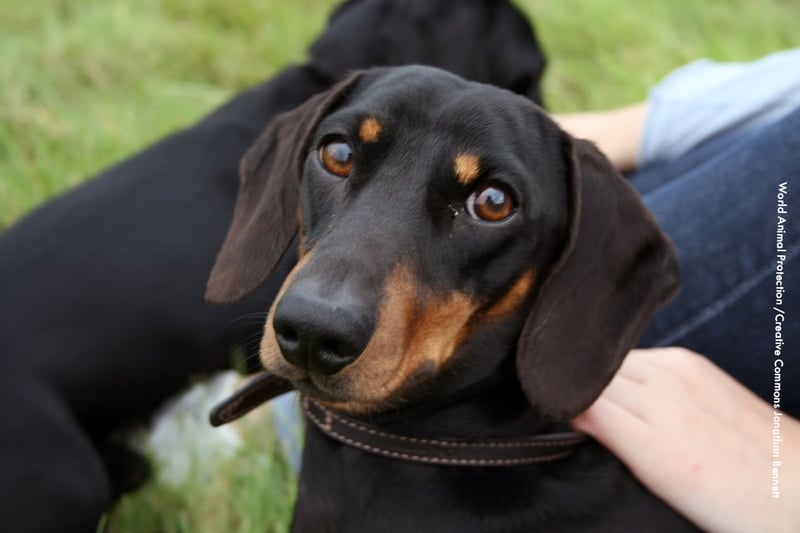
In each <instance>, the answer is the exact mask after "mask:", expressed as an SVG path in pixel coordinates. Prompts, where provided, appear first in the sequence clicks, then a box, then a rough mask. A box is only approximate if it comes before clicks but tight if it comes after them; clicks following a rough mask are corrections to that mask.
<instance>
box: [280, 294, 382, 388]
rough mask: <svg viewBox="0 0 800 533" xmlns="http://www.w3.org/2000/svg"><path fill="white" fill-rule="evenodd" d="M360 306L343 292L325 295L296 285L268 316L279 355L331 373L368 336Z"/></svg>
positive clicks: (315, 370) (361, 346) (358, 351)
mask: <svg viewBox="0 0 800 533" xmlns="http://www.w3.org/2000/svg"><path fill="white" fill-rule="evenodd" d="M360 307H362V306H359V305H358V302H357V301H354V300H353V299H352V298H347V297H346V295H344V296H342V297H340V298H325V297H321V296H319V295H317V294H316V293H315V291H313V290H303V287H302V286H296V287H293V288H291V289H289V291H287V292H286V294H284V295H283V297H282V298H281V300H280V301H279V302H278V307H277V308H276V309H275V315H274V316H273V319H272V324H273V327H274V328H275V335H276V337H277V340H278V346H279V347H280V349H281V353H282V354H283V357H284V358H285V359H286V360H287V361H289V362H290V363H292V364H293V365H295V366H297V367H299V368H302V369H304V370H307V371H309V372H311V373H316V374H323V375H331V374H335V373H336V372H339V371H340V370H341V369H343V368H344V367H346V366H347V365H349V364H350V363H352V362H353V361H355V360H356V359H357V358H358V356H359V355H360V354H361V352H363V351H364V348H365V347H366V346H367V343H368V342H369V339H370V337H371V336H372V327H371V326H370V325H369V324H368V323H367V320H365V319H364V317H365V316H366V314H365V313H364V312H363V309H359V308H360Z"/></svg>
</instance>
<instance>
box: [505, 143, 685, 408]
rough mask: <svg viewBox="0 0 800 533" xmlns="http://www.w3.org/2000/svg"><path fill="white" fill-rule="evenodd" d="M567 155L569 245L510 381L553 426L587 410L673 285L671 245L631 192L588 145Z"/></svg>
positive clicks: (529, 323) (527, 329)
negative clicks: (517, 384)
mask: <svg viewBox="0 0 800 533" xmlns="http://www.w3.org/2000/svg"><path fill="white" fill-rule="evenodd" d="M564 144H565V146H566V151H567V152H568V153H571V157H570V160H571V171H570V174H571V175H570V177H569V203H570V205H569V228H568V237H567V240H566V243H565V245H564V248H563V249H562V251H561V254H560V256H559V258H558V260H557V261H556V264H555V265H554V266H553V268H552V269H551V271H550V274H549V276H548V278H547V279H546V280H545V282H544V284H543V286H542V288H541V290H540V292H539V294H538V297H537V299H536V302H535V303H534V306H533V309H532V310H531V312H530V314H529V316H528V317H527V319H526V322H525V325H524V327H523V330H522V333H521V335H520V338H519V342H518V351H517V374H518V376H519V380H520V383H521V385H522V388H523V390H524V392H525V395H526V396H527V398H528V400H529V401H530V403H531V405H532V406H533V407H534V408H535V409H536V410H537V411H538V412H539V413H541V414H542V415H544V416H545V417H547V418H549V419H551V420H569V419H571V418H573V417H575V416H576V415H578V414H579V413H581V412H582V411H583V410H584V409H586V408H587V407H588V406H589V405H590V404H591V403H592V402H593V401H594V400H595V398H597V396H599V395H600V393H601V392H602V390H603V388H604V387H605V386H606V385H607V384H608V382H609V381H610V380H611V378H612V377H613V375H614V373H615V372H616V371H617V369H618V368H619V366H620V364H621V363H622V359H623V357H624V356H625V354H626V353H627V352H628V350H630V349H631V348H632V347H633V346H634V344H635V343H636V341H637V340H638V338H639V335H640V334H641V332H642V330H643V329H644V327H645V326H646V325H647V323H648V322H649V320H650V318H651V317H652V316H653V314H654V313H655V311H656V310H657V309H658V308H659V307H660V306H661V305H663V304H664V303H665V302H666V301H667V300H669V298H671V297H672V296H673V294H674V293H675V292H676V291H677V289H678V287H679V286H680V273H679V271H678V265H677V259H676V257H675V253H674V251H673V248H672V245H671V244H670V243H669V241H668V240H667V238H666V237H665V235H664V234H663V233H662V232H661V230H660V229H659V228H658V226H657V225H656V222H655V220H654V219H653V217H652V215H651V214H650V213H649V211H648V210H647V208H645V206H644V204H643V203H642V201H641V199H640V198H639V196H638V194H637V193H636V192H635V191H634V190H633V188H632V187H631V186H630V185H628V183H627V182H626V181H625V179H624V178H623V177H622V176H620V175H619V173H617V171H616V170H615V169H614V168H613V167H612V166H611V163H610V162H609V161H608V159H606V157H605V156H604V155H603V154H601V153H600V151H599V150H598V149H597V148H596V147H595V146H594V145H593V144H591V143H589V142H587V141H583V140H577V139H572V138H570V137H569V136H567V135H566V134H565V135H564Z"/></svg>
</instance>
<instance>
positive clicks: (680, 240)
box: [630, 109, 800, 416]
mask: <svg viewBox="0 0 800 533" xmlns="http://www.w3.org/2000/svg"><path fill="white" fill-rule="evenodd" d="M630 179H631V183H632V184H633V186H634V187H636V188H637V189H638V190H639V191H640V193H641V194H642V195H643V197H644V200H645V203H646V204H647V206H648V207H649V208H650V209H651V210H652V211H653V213H654V214H655V216H656V219H657V220H658V221H659V223H660V224H661V227H662V228H663V229H664V231H665V232H666V233H667V234H668V235H669V236H670V238H671V239H672V242H673V243H674V244H675V247H676V249H677V252H678V258H679V262H680V265H681V270H682V273H683V288H682V290H681V292H680V293H679V295H678V296H677V297H676V298H675V299H674V300H673V301H672V302H671V303H669V304H668V305H667V306H666V307H665V308H664V309H662V310H661V311H660V312H659V313H658V314H657V316H656V317H655V319H654V320H653V322H652V323H651V325H650V326H649V328H648V329H647V330H646V331H645V333H644V335H643V336H642V338H641V339H640V343H639V344H640V346H665V345H679V346H685V347H687V348H691V349H693V350H695V351H697V352H699V353H702V354H704V355H706V356H708V357H709V358H710V359H712V360H713V361H714V362H715V363H716V364H717V365H719V366H720V367H722V368H723V369H724V370H726V371H727V372H728V373H730V374H731V375H733V376H734V377H735V378H736V379H738V380H739V381H740V382H742V383H743V384H744V385H746V386H747V387H748V388H750V389H751V390H753V391H754V392H756V393H757V394H758V395H759V396H761V397H762V398H764V399H765V400H768V401H769V402H770V403H772V399H773V390H774V376H775V359H776V357H775V354H774V352H775V349H776V315H778V314H779V313H778V311H776V310H775V309H774V308H775V307H778V308H779V309H780V310H782V311H783V312H784V313H785V314H784V315H783V317H784V321H783V322H779V323H778V326H779V327H780V336H781V339H782V340H783V341H784V344H783V345H781V346H779V347H780V349H781V355H782V360H783V361H784V366H783V367H782V368H780V371H781V408H782V409H784V411H786V412H788V413H791V414H793V415H794V416H798V415H800V265H798V254H800V221H799V220H798V219H800V186H799V185H800V109H797V110H795V111H793V112H792V113H791V114H789V115H787V116H786V117H784V118H783V119H781V120H779V121H778V122H775V123H773V124H771V125H769V126H766V127H764V128H762V129H760V130H759V131H756V132H751V133H747V134H736V135H735V136H734V137H728V138H727V139H722V140H719V141H715V142H712V143H709V144H707V145H705V146H701V147H699V148H697V149H695V150H693V151H692V152H690V153H688V154H686V155H684V156H682V157H680V158H678V159H676V160H674V161H671V162H669V163H667V164H665V165H661V166H659V167H657V168H652V169H645V170H644V171H642V172H640V173H638V174H635V175H633V176H631V178H630ZM781 183H786V190H787V192H786V194H785V197H784V202H785V203H786V204H788V205H787V206H786V207H785V208H784V211H786V213H785V214H781V216H782V217H783V218H785V219H786V222H785V223H784V224H783V229H784V231H785V233H783V234H781V236H782V237H783V246H784V247H785V249H786V252H784V253H783V254H782V255H784V256H785V260H784V261H783V265H782V266H783V274H784V275H783V278H782V281H783V287H784V289H785V292H783V293H782V298H781V300H782V301H780V302H778V303H779V304H780V305H777V306H776V271H777V269H778V257H777V255H778V253H777V241H778V239H777V237H778V229H779V227H778V222H779V220H778V202H779V200H778V193H779V185H780V184H781ZM778 320H780V318H778Z"/></svg>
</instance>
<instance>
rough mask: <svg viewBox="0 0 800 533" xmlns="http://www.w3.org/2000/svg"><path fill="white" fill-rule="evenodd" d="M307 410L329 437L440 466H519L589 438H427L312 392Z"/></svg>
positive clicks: (561, 455)
mask: <svg viewBox="0 0 800 533" xmlns="http://www.w3.org/2000/svg"><path fill="white" fill-rule="evenodd" d="M302 405H303V411H305V413H306V416H307V417H308V419H309V420H310V421H311V422H312V423H313V424H314V425H315V426H316V427H317V429H319V430H320V431H322V432H323V433H324V434H325V435H327V436H328V437H330V438H332V439H334V440H336V441H339V442H341V443H343V444H346V445H348V446H352V447H353V448H358V449H359V450H362V451H365V452H368V453H372V454H375V455H382V456H384V457H389V458H391V459H397V460H401V461H409V462H412V463H422V464H432V465H442V466H515V465H526V464H533V463H546V462H550V461H556V460H558V459H562V458H564V457H566V456H568V455H569V454H571V453H572V452H574V451H575V449H576V448H577V447H578V446H579V445H580V444H581V443H582V442H584V441H585V440H586V435H583V434H581V433H576V432H573V431H569V432H564V433H550V434H543V435H532V436H529V437H523V438H519V439H511V440H500V439H481V440H454V439H438V438H437V439H423V438H418V437H411V436H406V435H397V434H394V433H388V432H386V431H384V430H382V429H380V428H377V427H374V426H370V425H367V424H365V423H363V422H361V421H359V420H355V419H353V418H350V417H348V416H345V415H343V414H341V413H337V412H335V411H331V410H330V409H328V408H327V407H325V406H323V405H321V404H319V403H317V402H316V401H314V400H312V399H311V398H309V397H308V396H303V398H302Z"/></svg>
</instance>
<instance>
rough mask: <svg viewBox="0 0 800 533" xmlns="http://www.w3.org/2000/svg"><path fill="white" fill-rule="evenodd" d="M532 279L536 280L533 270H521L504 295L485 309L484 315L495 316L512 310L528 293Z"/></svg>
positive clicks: (503, 314) (531, 285)
mask: <svg viewBox="0 0 800 533" xmlns="http://www.w3.org/2000/svg"><path fill="white" fill-rule="evenodd" d="M534 281H536V275H535V273H534V272H533V270H526V271H525V272H523V273H522V275H521V276H520V277H519V279H517V281H516V282H515V283H514V285H513V286H512V287H511V289H509V291H508V292H507V293H506V294H505V296H503V297H502V298H501V299H500V301H499V302H497V303H496V304H494V305H493V306H492V307H491V308H489V310H488V311H486V316H488V317H491V318H497V317H501V316H505V315H507V314H509V313H511V312H513V311H514V310H515V309H516V308H517V307H519V306H520V304H522V301H523V300H524V299H525V296H527V295H528V292H529V291H530V290H531V287H533V282H534Z"/></svg>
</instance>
